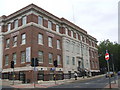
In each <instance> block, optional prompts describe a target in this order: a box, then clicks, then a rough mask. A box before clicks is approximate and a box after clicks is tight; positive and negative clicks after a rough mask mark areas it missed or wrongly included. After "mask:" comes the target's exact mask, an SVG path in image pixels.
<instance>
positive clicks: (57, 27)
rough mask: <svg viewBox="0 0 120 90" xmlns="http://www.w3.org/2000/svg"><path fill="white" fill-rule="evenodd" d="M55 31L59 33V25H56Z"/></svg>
mask: <svg viewBox="0 0 120 90" xmlns="http://www.w3.org/2000/svg"><path fill="white" fill-rule="evenodd" d="M56 32H58V33H60V27H59V25H56Z"/></svg>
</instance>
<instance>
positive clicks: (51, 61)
mask: <svg viewBox="0 0 120 90" xmlns="http://www.w3.org/2000/svg"><path fill="white" fill-rule="evenodd" d="M48 58H49V64H52V63H53V54H51V53H49V56H48Z"/></svg>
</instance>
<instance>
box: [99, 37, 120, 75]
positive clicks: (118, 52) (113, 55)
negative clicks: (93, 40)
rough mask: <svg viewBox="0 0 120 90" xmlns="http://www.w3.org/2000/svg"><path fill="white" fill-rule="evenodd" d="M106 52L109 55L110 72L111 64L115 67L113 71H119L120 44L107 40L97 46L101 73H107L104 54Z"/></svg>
mask: <svg viewBox="0 0 120 90" xmlns="http://www.w3.org/2000/svg"><path fill="white" fill-rule="evenodd" d="M106 50H108V52H109V54H110V59H109V63H110V70H112V63H114V65H115V71H118V70H120V44H118V43H116V42H114V43H113V42H110V41H109V39H107V40H104V41H102V42H100V44H99V45H98V54H99V63H100V70H101V72H103V73H105V72H106V71H107V63H106V60H105V53H106Z"/></svg>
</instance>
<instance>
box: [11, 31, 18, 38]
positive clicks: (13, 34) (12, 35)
mask: <svg viewBox="0 0 120 90" xmlns="http://www.w3.org/2000/svg"><path fill="white" fill-rule="evenodd" d="M17 35H19V31H17V32H14V33H11V37H14V36H17Z"/></svg>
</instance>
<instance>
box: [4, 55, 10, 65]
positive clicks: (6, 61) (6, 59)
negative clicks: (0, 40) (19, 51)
mask: <svg viewBox="0 0 120 90" xmlns="http://www.w3.org/2000/svg"><path fill="white" fill-rule="evenodd" d="M8 63H9V56H8V55H6V56H5V66H7V65H8Z"/></svg>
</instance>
